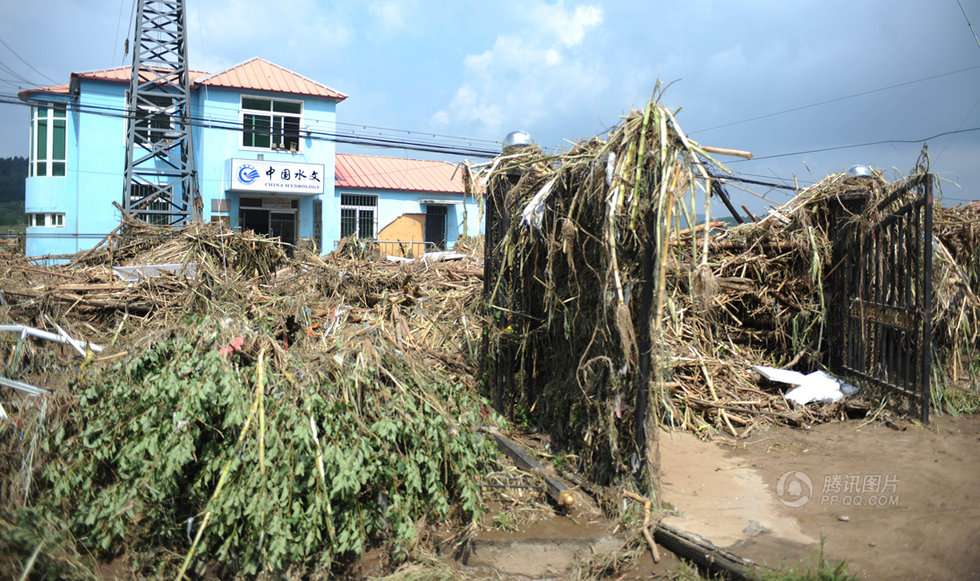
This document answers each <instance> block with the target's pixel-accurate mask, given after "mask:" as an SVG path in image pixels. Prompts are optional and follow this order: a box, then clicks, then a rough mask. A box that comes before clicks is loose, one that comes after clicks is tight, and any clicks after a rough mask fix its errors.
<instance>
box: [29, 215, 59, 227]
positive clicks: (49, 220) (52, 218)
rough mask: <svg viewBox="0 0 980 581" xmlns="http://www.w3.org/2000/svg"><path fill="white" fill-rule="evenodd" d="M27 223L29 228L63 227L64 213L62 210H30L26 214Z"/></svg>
mask: <svg viewBox="0 0 980 581" xmlns="http://www.w3.org/2000/svg"><path fill="white" fill-rule="evenodd" d="M27 225H28V226H29V227H30V228H64V227H65V214H64V213H63V212H31V213H29V214H27Z"/></svg>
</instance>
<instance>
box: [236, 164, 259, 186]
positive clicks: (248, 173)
mask: <svg viewBox="0 0 980 581" xmlns="http://www.w3.org/2000/svg"><path fill="white" fill-rule="evenodd" d="M257 179H259V172H258V170H256V169H255V168H254V167H253V166H251V165H248V164H247V163H246V164H244V165H243V166H242V167H241V168H239V169H238V181H240V182H242V183H243V184H251V183H252V182H254V181H255V180H257Z"/></svg>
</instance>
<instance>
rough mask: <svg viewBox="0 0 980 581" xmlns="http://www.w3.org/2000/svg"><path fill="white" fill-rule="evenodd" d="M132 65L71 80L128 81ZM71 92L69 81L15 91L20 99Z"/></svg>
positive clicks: (194, 75)
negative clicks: (64, 83)
mask: <svg viewBox="0 0 980 581" xmlns="http://www.w3.org/2000/svg"><path fill="white" fill-rule="evenodd" d="M132 71H133V68H132V67H115V68H112V69H100V70H97V71H83V72H80V73H72V74H71V82H72V83H73V82H74V81H75V79H93V80H97V81H112V82H118V83H128V82H129V77H130V75H131V74H132ZM208 74H209V73H206V72H204V71H191V80H192V81H198V80H200V79H203V78H204V77H206V76H208ZM70 92H71V83H69V84H67V85H54V86H51V87H37V88H33V89H24V90H23V91H20V92H19V93H17V96H18V97H20V98H21V99H24V98H25V97H27V95H31V94H34V93H48V94H55V95H67V94H69V93H70Z"/></svg>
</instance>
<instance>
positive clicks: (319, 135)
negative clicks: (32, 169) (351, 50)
mask: <svg viewBox="0 0 980 581" xmlns="http://www.w3.org/2000/svg"><path fill="white" fill-rule="evenodd" d="M0 103H7V104H13V105H27V103H23V102H21V101H20V100H19V99H15V98H14V97H13V96H12V95H3V94H0ZM68 105H69V107H70V109H71V110H73V111H80V112H84V113H89V114H93V115H103V116H107V117H116V118H120V119H135V118H137V117H138V116H137V115H136V114H135V113H131V112H128V111H127V110H126V109H124V108H120V107H106V106H95V105H82V104H79V103H77V102H71V103H69V104H68ZM188 125H190V126H192V127H203V128H210V129H220V130H228V131H236V132H242V131H244V130H245V126H244V123H243V122H241V121H228V120H221V119H212V118H205V117H195V116H191V118H190V119H189V120H188ZM299 134H300V135H302V136H305V137H307V138H309V139H315V140H320V141H332V142H334V143H344V144H350V145H360V146H363V147H376V148H384V149H405V150H410V151H424V152H429V153H439V154H444V155H453V156H459V157H466V156H472V157H477V158H492V157H496V156H497V155H499V153H500V151H499V150H498V149H493V150H489V149H480V148H477V147H464V146H460V145H450V144H445V143H438V142H432V141H424V140H407V139H396V138H388V137H384V136H365V135H358V134H355V133H340V132H330V131H318V130H310V129H304V130H300V131H299Z"/></svg>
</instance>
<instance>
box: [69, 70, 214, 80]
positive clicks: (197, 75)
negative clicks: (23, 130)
mask: <svg viewBox="0 0 980 581" xmlns="http://www.w3.org/2000/svg"><path fill="white" fill-rule="evenodd" d="M168 70H170V69H168ZM132 72H133V67H116V68H113V69H102V70H99V71H84V72H81V73H72V74H71V76H72V78H73V79H74V78H79V79H95V80H98V81H118V82H121V83H128V82H129V77H130V75H131V74H132ZM190 74H191V81H193V82H197V81H200V80H201V79H203V78H204V77H207V76H208V75H209V74H210V73H206V72H204V71H190Z"/></svg>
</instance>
